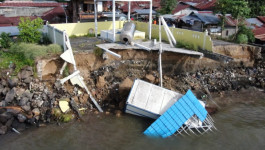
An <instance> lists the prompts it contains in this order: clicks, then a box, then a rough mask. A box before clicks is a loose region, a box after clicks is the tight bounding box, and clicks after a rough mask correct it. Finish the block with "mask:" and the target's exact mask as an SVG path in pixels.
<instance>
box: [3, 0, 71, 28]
mask: <svg viewBox="0 0 265 150" xmlns="http://www.w3.org/2000/svg"><path fill="white" fill-rule="evenodd" d="M0 15H1V21H0V26H7V25H8V26H17V25H18V22H19V18H20V17H30V19H35V18H37V17H40V18H42V19H43V20H45V21H49V22H51V23H61V22H65V20H66V16H67V15H66V13H65V11H64V8H63V7H62V6H61V3H57V2H33V1H6V2H3V3H0Z"/></svg>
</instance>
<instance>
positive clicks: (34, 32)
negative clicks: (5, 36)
mask: <svg viewBox="0 0 265 150" xmlns="http://www.w3.org/2000/svg"><path fill="white" fill-rule="evenodd" d="M42 27H43V20H42V19H41V18H37V19H34V20H32V21H31V20H30V18H29V17H27V18H23V17H20V22H19V24H18V29H19V37H20V39H21V40H22V41H23V42H26V43H38V42H39V41H40V38H41V31H40V29H41V28H42Z"/></svg>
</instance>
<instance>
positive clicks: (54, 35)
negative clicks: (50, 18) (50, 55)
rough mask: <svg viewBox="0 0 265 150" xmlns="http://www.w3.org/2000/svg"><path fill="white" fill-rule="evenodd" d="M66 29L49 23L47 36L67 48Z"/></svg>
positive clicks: (54, 42)
mask: <svg viewBox="0 0 265 150" xmlns="http://www.w3.org/2000/svg"><path fill="white" fill-rule="evenodd" d="M65 33H66V32H65V30H64V31H61V30H58V29H56V28H55V27H53V26H51V25H47V36H48V38H49V39H50V40H51V42H52V43H53V44H58V45H61V46H62V47H63V48H64V50H65Z"/></svg>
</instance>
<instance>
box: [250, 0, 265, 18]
mask: <svg viewBox="0 0 265 150" xmlns="http://www.w3.org/2000/svg"><path fill="white" fill-rule="evenodd" d="M246 1H247V2H248V4H249V7H250V14H249V16H250V17H257V16H265V0H246Z"/></svg>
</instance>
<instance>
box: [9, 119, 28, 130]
mask: <svg viewBox="0 0 265 150" xmlns="http://www.w3.org/2000/svg"><path fill="white" fill-rule="evenodd" d="M11 127H12V128H15V129H16V130H17V131H19V132H21V131H24V130H25V129H26V124H25V123H21V122H19V121H18V120H16V119H14V121H13V123H12V125H11Z"/></svg>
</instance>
